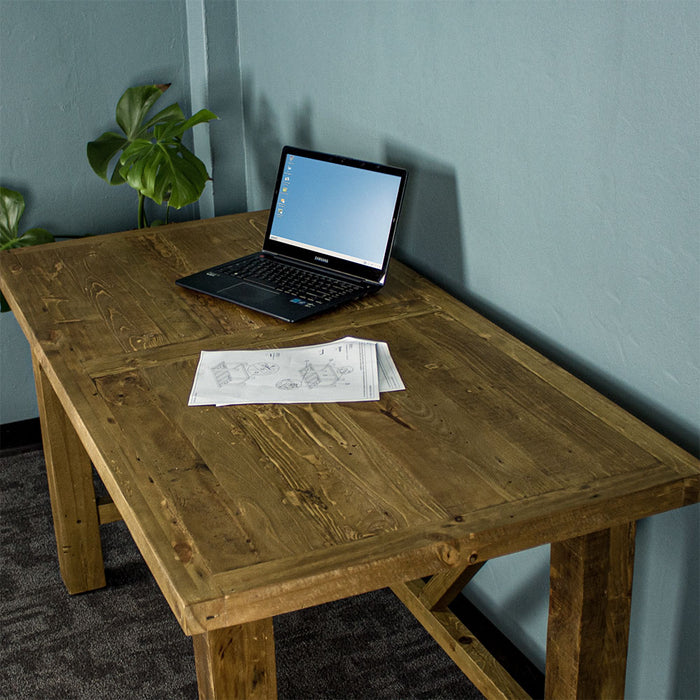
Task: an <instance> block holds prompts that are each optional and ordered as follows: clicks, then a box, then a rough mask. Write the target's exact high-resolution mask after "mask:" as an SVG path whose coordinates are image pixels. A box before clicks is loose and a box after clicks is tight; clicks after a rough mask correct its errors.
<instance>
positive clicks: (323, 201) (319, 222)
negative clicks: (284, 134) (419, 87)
mask: <svg viewBox="0 0 700 700" xmlns="http://www.w3.org/2000/svg"><path fill="white" fill-rule="evenodd" d="M406 178H407V173H406V171H405V170H403V169H401V168H395V167H391V166H388V165H380V164H378V163H369V162H366V161H362V160H355V159H352V158H346V157H343V156H336V155H330V154H328V153H317V152H315V151H309V150H305V149H301V148H294V147H292V146H285V147H284V148H283V149H282V156H281V158H280V165H279V171H278V173H277V181H276V183H275V189H274V194H273V197H272V205H271V207H270V216H269V219H268V222H267V230H266V232H265V239H264V242H263V246H262V250H261V251H260V252H258V253H253V254H252V255H247V256H245V257H243V258H238V259H236V260H232V261H229V262H226V263H222V264H220V265H217V266H216V267H212V268H209V269H207V270H202V271H201V272H197V273H196V274H193V275H189V276H187V277H183V278H181V279H178V280H177V281H176V284H178V285H180V286H182V287H185V288H187V289H191V290H194V291H196V292H202V293H204V294H209V295H211V296H214V297H217V298H219V299H224V300H226V301H230V302H234V303H236V304H239V305H240V306H244V307H246V308H248V309H253V310H254V311H259V312H261V313H264V314H268V315H269V316H274V317H275V318H279V319H282V320H284V321H289V322H295V321H301V320H302V319H305V318H308V317H310V316H314V315H316V314H319V313H324V312H327V311H330V310H332V309H335V308H337V307H339V306H341V305H342V304H346V303H347V302H349V301H353V300H355V299H359V298H361V297H363V296H365V295H367V294H371V293H373V292H376V291H378V290H379V289H381V287H383V286H384V282H385V280H386V274H387V268H388V267H389V258H390V254H391V248H392V245H393V242H394V236H395V233H396V225H397V221H398V217H399V210H400V209H401V200H402V198H403V193H404V189H405V186H406Z"/></svg>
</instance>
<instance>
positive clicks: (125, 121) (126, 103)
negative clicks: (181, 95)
mask: <svg viewBox="0 0 700 700" xmlns="http://www.w3.org/2000/svg"><path fill="white" fill-rule="evenodd" d="M169 87H170V84H168V85H140V86H138V87H132V88H128V89H127V90H126V91H125V92H124V94H123V95H122V96H121V97H120V98H119V102H118V103H117V114H116V118H117V124H119V126H120V127H121V130H122V131H123V132H124V133H125V134H126V137H127V138H128V139H129V140H130V141H131V140H132V139H134V138H137V137H138V136H140V133H141V132H142V131H143V130H144V127H142V122H143V120H144V119H145V118H146V115H147V114H148V112H150V110H151V107H153V105H154V104H155V103H156V101H157V100H158V99H160V97H161V95H162V94H163V93H164V92H165V91H166V90H167V89H168V88H169Z"/></svg>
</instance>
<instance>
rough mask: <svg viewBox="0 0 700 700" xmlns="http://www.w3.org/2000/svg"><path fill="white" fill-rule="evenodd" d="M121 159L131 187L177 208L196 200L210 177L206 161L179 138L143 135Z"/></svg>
mask: <svg viewBox="0 0 700 700" xmlns="http://www.w3.org/2000/svg"><path fill="white" fill-rule="evenodd" d="M120 161H121V163H122V167H121V169H120V173H121V175H122V177H124V178H125V179H126V181H127V182H128V183H129V185H131V187H133V188H134V189H135V190H138V191H139V192H140V193H141V194H143V195H145V196H146V197H149V198H150V199H152V200H153V201H154V202H156V203H157V204H161V203H162V202H163V201H167V202H168V204H169V205H170V206H172V207H175V208H176V209H181V208H182V207H184V206H186V205H187V204H192V203H193V202H196V201H197V200H198V199H199V197H200V196H201V194H202V192H203V191H204V186H205V185H206V183H207V180H208V179H209V174H208V173H207V170H206V167H205V166H204V163H202V161H201V160H200V159H199V158H197V156H195V155H194V154H193V153H191V152H190V151H189V150H188V149H187V148H186V147H185V146H184V145H183V144H182V143H180V142H179V141H173V142H169V143H150V142H148V141H145V140H144V139H139V140H138V141H135V142H134V143H132V144H131V145H130V146H128V147H127V148H126V149H125V150H124V153H123V154H122V157H121V159H120Z"/></svg>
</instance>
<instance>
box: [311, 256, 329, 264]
mask: <svg viewBox="0 0 700 700" xmlns="http://www.w3.org/2000/svg"><path fill="white" fill-rule="evenodd" d="M314 260H316V261H317V262H322V263H327V262H328V258H322V257H321V256H320V255H314Z"/></svg>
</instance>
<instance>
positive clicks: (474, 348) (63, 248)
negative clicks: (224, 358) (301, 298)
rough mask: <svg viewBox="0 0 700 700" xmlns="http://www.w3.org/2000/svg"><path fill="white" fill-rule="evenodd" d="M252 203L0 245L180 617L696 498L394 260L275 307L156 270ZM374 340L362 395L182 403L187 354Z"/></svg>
mask: <svg viewBox="0 0 700 700" xmlns="http://www.w3.org/2000/svg"><path fill="white" fill-rule="evenodd" d="M265 220H266V216H265V213H263V212H259V213H255V214H246V215H236V216H229V217H220V218H217V219H211V220H207V221H198V222H192V223H189V224H176V225H171V226H165V227H162V228H157V229H149V230H146V231H129V232H124V233H120V234H110V235H106V236H96V237H91V238H86V239H81V240H78V241H71V242H62V243H57V244H49V245H45V246H39V247H34V248H25V249H21V250H17V251H10V252H7V253H3V254H0V283H1V285H2V289H3V291H4V292H5V294H6V296H7V297H8V299H9V301H10V304H11V306H12V308H13V309H14V310H15V314H16V316H17V319H18V321H19V323H20V325H21V327H22V329H23V331H24V333H25V334H26V335H27V337H28V338H29V341H30V343H31V345H32V348H33V350H34V352H35V355H36V357H37V360H38V361H39V362H40V363H41V365H42V367H43V368H44V370H45V372H46V374H47V376H48V378H49V380H50V381H51V383H52V385H53V387H54V390H55V391H56V393H57V395H58V396H59V398H60V400H61V402H62V404H63V406H64V408H65V410H66V413H67V415H68V416H69V418H70V420H71V422H72V424H73V426H74V427H75V429H76V431H77V432H78V434H79V435H80V437H81V440H82V442H83V444H84V445H85V447H86V450H87V452H88V454H89V455H90V458H91V459H92V461H93V463H94V465H95V467H96V469H97V471H98V473H99V474H100V476H101V478H102V480H103V481H104V483H105V485H106V486H107V488H108V490H109V492H110V494H111V496H112V498H113V499H114V501H115V503H116V505H117V507H118V508H119V510H120V512H121V514H122V516H123V517H124V520H125V521H126V523H127V525H128V527H129V529H130V531H131V534H132V536H133V537H134V539H135V541H136V543H137V545H138V546H139V548H140V549H141V552H142V554H143V556H144V558H145V559H146V561H147V563H148V564H149V566H150V568H151V570H152V572H153V574H154V576H155V577H156V580H157V581H158V583H159V585H160V587H161V589H162V590H163V593H164V594H165V596H166V598H167V599H168V601H169V603H170V605H171V607H172V608H173V611H174V612H175V614H176V615H177V617H178V620H179V621H180V624H181V625H182V627H183V629H184V630H185V632H187V633H189V634H197V633H200V632H202V631H204V630H206V629H213V628H217V627H224V626H229V625H232V624H239V623H242V622H247V621H250V620H253V619H257V618H263V617H269V616H271V615H274V614H279V613H282V612H287V611H290V610H294V609H298V608H302V607H305V606H308V605H314V604H318V603H322V602H326V601H328V600H333V599H338V598H341V597H345V596H348V595H353V594H357V593H361V592H364V591H368V590H372V589H376V588H380V587H382V586H386V585H390V584H392V583H396V582H398V581H402V580H409V579H415V578H418V577H420V576H425V575H429V574H432V573H436V572H438V571H440V570H444V569H446V568H448V567H452V566H460V565H465V564H467V563H469V562H472V563H476V562H480V561H484V560H486V559H490V558H492V557H495V556H500V555H503V554H507V553H511V552H514V551H518V550H521V549H525V548H527V547H532V546H535V545H539V544H544V543H547V542H551V541H559V540H563V539H566V538H569V537H573V536H576V535H579V534H585V533H588V532H593V531H595V530H599V529H603V528H606V527H610V526H612V525H616V524H621V523H624V522H628V521H630V520H636V519H639V518H641V517H645V516H647V515H652V514H654V513H658V512H661V511H664V510H669V509H672V508H677V507H680V506H683V505H686V504H689V503H694V502H697V501H698V488H699V483H700V478H699V475H700V467H699V465H698V462H697V460H695V459H694V458H693V457H692V456H690V455H688V454H687V453H686V452H684V451H683V450H681V449H680V448H678V447H677V446H675V445H674V444H672V443H671V442H669V441H668V440H666V439H665V438H663V437H662V436H660V435H658V434H657V433H656V432H654V431H653V430H651V429H650V428H649V427H647V426H646V425H644V424H643V423H641V422H640V421H638V420H637V419H635V418H633V417H632V416H630V415H629V414H627V413H626V412H625V411H623V410H622V409H620V408H619V407H617V406H616V405H614V404H613V403H611V402H610V401H609V400H607V399H605V398H604V397H602V396H601V395H599V394H598V393H596V392H595V391H593V390H592V389H591V388H589V387H587V386H586V385H585V384H583V383H582V382H580V381H578V380H577V379H575V378H574V377H572V376H571V375H569V374H568V373H566V372H565V371H564V370H562V369H561V368H559V367H557V366H556V365H555V364H553V363H552V362H550V361H548V360H547V359H545V358H544V357H542V356H541V355H539V354H538V353H536V352H535V351H533V350H532V349H530V348H528V347H527V346H526V345H524V344H522V343H521V342H519V341H518V340H516V339H514V338H513V337H512V336H510V335H509V334H508V333H506V332H504V331H503V330H501V329H499V328H498V327H497V326H495V325H493V324H492V323H490V322H489V321H487V320H485V319H484V318H483V317H481V316H480V315H478V314H477V313H475V312H474V311H472V310H471V309H469V308H468V307H467V306H465V305H464V304H462V303H460V302H458V301H457V300H455V299H454V298H452V297H451V296H449V295H448V294H447V293H445V292H444V291H442V290H440V289H439V288H437V287H435V286H434V285H432V284H431V283H429V282H428V281H427V280H426V279H424V278H423V277H421V276H420V275H418V274H417V273H415V272H413V271H412V270H410V269H409V268H407V267H405V266H403V265H401V264H400V263H398V262H396V261H394V262H392V265H391V268H390V271H389V281H388V283H387V285H386V287H385V288H384V289H383V290H382V291H381V292H380V293H379V294H377V295H374V296H372V297H369V298H367V299H364V300H362V301H360V302H357V303H354V304H351V305H348V306H346V307H344V308H343V309H341V310H338V311H337V312H334V313H331V314H326V315H324V316H319V317H317V318H315V319H312V320H310V321H307V322H304V323H301V324H287V323H284V322H281V321H277V320H275V319H272V318H268V317H266V316H262V315H260V314H256V313H254V312H250V311H247V310H245V309H243V308H240V307H237V306H235V305H233V304H228V303H226V302H222V301H219V300H216V299H213V298H210V297H206V296H203V295H199V294H195V293H193V292H190V291H187V290H184V289H181V288H179V287H177V286H176V285H175V283H174V282H175V280H176V279H177V278H179V277H181V276H183V275H186V274H188V273H190V272H194V271H197V270H199V269H203V268H205V267H208V266H211V265H215V264H217V263H219V262H222V261H224V260H226V259H230V258H234V257H237V256H239V255H243V254H245V253H248V252H252V251H253V250H256V249H258V248H259V246H260V241H261V240H262V234H263V230H264V226H265ZM346 335H354V336H358V337H363V338H369V339H374V340H382V341H386V342H387V343H388V344H389V348H390V350H391V353H392V356H393V358H394V360H395V362H396V365H397V367H398V370H399V372H400V374H401V376H402V378H403V380H404V383H405V385H406V390H405V391H401V392H393V393H388V394H382V396H381V398H380V400H379V401H376V402H366V403H349V404H347V403H340V404H313V405H309V404H299V405H285V406H282V405H251V406H233V407H225V408H215V407H188V406H187V399H188V395H189V391H190V388H191V385H192V379H193V377H194V371H195V368H196V365H197V361H198V358H199V353H200V351H201V350H223V349H255V348H265V347H288V346H295V345H302V344H303V345H308V344H312V343H317V342H325V341H329V340H334V339H337V338H340V337H343V336H346Z"/></svg>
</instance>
